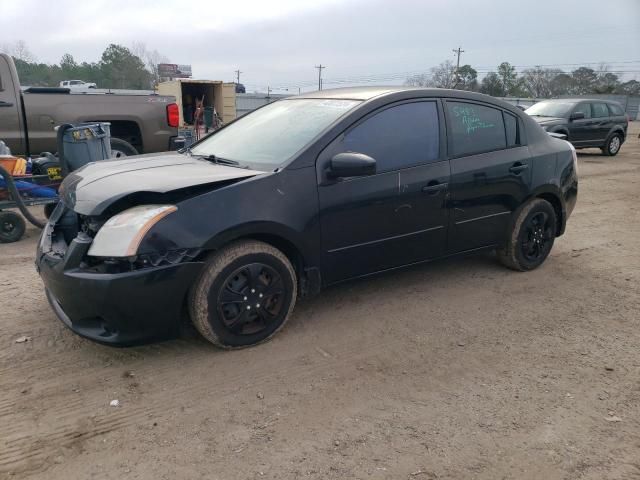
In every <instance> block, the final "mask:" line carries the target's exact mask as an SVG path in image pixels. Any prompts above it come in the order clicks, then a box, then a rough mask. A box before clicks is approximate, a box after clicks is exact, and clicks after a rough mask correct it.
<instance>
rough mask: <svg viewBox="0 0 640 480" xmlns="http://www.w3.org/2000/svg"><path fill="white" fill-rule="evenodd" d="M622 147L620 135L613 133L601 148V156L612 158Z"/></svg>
mask: <svg viewBox="0 0 640 480" xmlns="http://www.w3.org/2000/svg"><path fill="white" fill-rule="evenodd" d="M621 146H622V135H620V134H619V133H614V134H613V135H611V136H610V137H609V139H608V140H607V143H605V144H604V147H602V149H601V150H602V154H603V155H605V156H607V157H613V156H615V155H617V154H618V152H619V151H620V147H621Z"/></svg>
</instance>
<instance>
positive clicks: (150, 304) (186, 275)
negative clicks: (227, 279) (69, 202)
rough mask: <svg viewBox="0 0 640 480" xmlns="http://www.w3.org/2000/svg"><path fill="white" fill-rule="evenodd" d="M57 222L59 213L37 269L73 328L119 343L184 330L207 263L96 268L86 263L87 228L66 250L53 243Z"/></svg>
mask: <svg viewBox="0 0 640 480" xmlns="http://www.w3.org/2000/svg"><path fill="white" fill-rule="evenodd" d="M54 214H55V212H54ZM53 224H55V218H54V216H52V220H51V221H50V222H49V223H48V224H47V225H46V227H45V228H44V229H43V232H42V236H41V238H40V241H39V243H38V251H37V256H36V268H37V270H38V273H39V274H40V277H41V278H42V281H43V282H44V285H45V291H46V295H47V299H48V300H49V303H50V304H51V307H52V308H53V310H54V312H55V313H56V315H57V316H58V317H59V318H60V320H61V321H62V322H63V323H64V324H65V325H66V326H67V327H69V328H70V329H71V330H73V331H74V332H76V333H77V334H78V335H81V336H83V337H85V338H88V339H91V340H94V341H96V342H99V343H102V344H106V345H113V346H131V345H138V344H142V343H148V342H152V341H157V340H163V339H167V338H172V337H175V336H177V335H178V333H179V327H180V319H181V317H182V314H183V312H184V306H185V300H186V296H187V292H188V290H189V287H190V286H191V285H192V284H193V282H194V281H195V279H196V278H197V276H198V274H199V273H200V271H201V269H202V263H201V262H185V263H178V264H172V265H163V266H157V267H154V266H149V267H145V268H142V269H139V270H132V271H126V272H121V273H96V272H92V271H89V270H87V269H86V268H83V259H84V258H85V257H86V254H87V251H88V249H89V246H90V245H91V238H89V237H88V236H86V235H83V234H82V233H81V234H79V235H78V236H77V237H76V238H74V239H73V240H72V241H71V242H70V243H69V245H68V246H67V247H66V248H65V249H64V252H62V251H61V249H60V248H57V249H56V248H55V245H52V231H53Z"/></svg>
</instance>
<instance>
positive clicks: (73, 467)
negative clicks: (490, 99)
mask: <svg viewBox="0 0 640 480" xmlns="http://www.w3.org/2000/svg"><path fill="white" fill-rule="evenodd" d="M633 130H634V131H633V133H632V134H630V135H629V139H628V141H627V143H626V144H625V145H624V146H623V147H622V151H621V153H620V154H619V155H618V156H617V157H614V158H608V157H603V156H600V155H598V153H599V152H598V151H597V150H593V151H586V152H585V153H581V154H580V160H579V161H580V172H579V173H580V179H581V180H580V181H581V183H580V193H579V199H578V205H577V207H576V210H575V211H574V213H573V216H572V218H571V219H570V221H569V224H568V228H567V233H566V234H565V236H563V237H561V238H559V239H558V240H557V242H556V245H555V247H554V249H553V251H552V254H551V256H550V258H549V259H548V260H547V262H546V263H545V264H544V265H543V266H542V267H541V268H540V269H538V270H536V271H534V272H530V273H516V272H512V271H509V270H506V269H504V268H503V267H501V266H500V265H499V264H498V263H497V262H496V260H495V258H494V257H493V256H492V255H490V254H487V255H482V256H477V257H471V258H466V259H457V260H448V261H441V262H437V263H434V264H431V265H426V266H421V267H416V268H410V269H408V270H404V271H400V272H394V273H390V274H385V275H382V276H378V277H375V278H371V279H368V280H362V281H357V282H352V283H349V284H346V285H342V286H340V287H336V288H331V289H329V290H328V291H326V292H325V293H324V294H323V295H322V296H320V297H317V298H315V299H313V300H309V301H306V302H303V303H302V304H300V305H299V307H298V309H297V310H296V313H295V314H294V317H293V319H292V320H291V322H290V323H289V325H288V327H287V328H285V330H284V331H283V332H281V333H280V334H279V335H278V336H277V337H276V338H275V339H274V340H273V341H271V342H269V343H267V344H264V345H262V346H259V347H256V348H251V349H246V350H242V351H235V352H223V351H219V350H216V349H215V348H213V347H211V346H209V345H208V344H207V343H205V342H204V341H203V340H201V339H199V338H198V337H197V335H196V334H195V333H193V332H192V331H187V332H186V335H185V337H184V338H182V339H180V340H175V341H171V342H165V343H162V344H157V345H151V346H145V347H140V348H133V349H123V350H122V349H111V348H108V347H102V346H99V345H96V344H93V343H91V342H89V341H85V340H82V339H80V338H78V337H76V336H75V335H74V334H72V333H70V332H69V331H68V330H66V329H65V328H64V327H63V325H62V324H61V323H60V322H59V321H58V320H57V319H56V318H55V317H54V315H53V313H52V312H51V311H50V310H49V307H48V305H47V302H46V300H45V298H44V295H43V292H42V287H41V283H40V281H39V278H38V276H37V275H36V272H35V270H34V268H33V252H34V250H35V245H36V239H37V235H38V231H37V230H35V229H33V228H30V229H29V230H28V236H27V238H25V239H23V240H22V241H20V242H18V243H15V244H10V245H0V273H1V275H0V345H1V346H2V348H1V349H0V392H2V393H1V395H0V479H5V478H7V479H9V478H11V479H14V478H40V479H48V480H50V479H76V478H78V479H80V478H82V479H84V478H110V479H111V478H112V479H122V478H132V479H154V480H155V479H200V478H202V479H204V478H206V479H221V480H222V479H245V478H260V479H263V478H264V479H289V478H335V479H345V478H367V479H369V478H373V479H383V478H388V479H417V480H427V479H429V480H430V479H466V478H477V479H487V480H497V479H540V478H545V479H593V480H601V479H632V478H633V479H638V478H640V350H639V345H640V207H639V204H640V143H639V140H638V138H637V135H638V131H639V130H640V125H639V124H638V122H635V123H634V124H633ZM21 336H27V337H29V339H28V341H26V342H23V343H17V342H16V340H18V339H19V337H21ZM115 399H117V400H118V401H119V406H117V407H113V406H110V405H109V404H110V402H111V401H112V400H115Z"/></svg>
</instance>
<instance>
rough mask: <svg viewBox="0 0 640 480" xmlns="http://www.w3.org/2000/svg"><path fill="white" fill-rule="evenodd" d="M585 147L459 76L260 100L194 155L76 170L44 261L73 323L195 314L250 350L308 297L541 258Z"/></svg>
mask: <svg viewBox="0 0 640 480" xmlns="http://www.w3.org/2000/svg"><path fill="white" fill-rule="evenodd" d="M577 185H578V180H577V173H576V155H575V150H574V149H573V147H572V146H571V145H570V144H569V143H568V142H565V141H563V140H559V139H556V138H552V137H550V136H549V135H547V134H546V133H545V132H544V131H543V130H542V129H541V128H540V127H539V126H538V124H537V123H536V122H535V121H534V120H533V119H532V118H531V117H530V116H528V115H526V114H525V113H523V112H522V111H520V110H519V109H517V108H515V107H513V106H511V105H509V104H507V103H505V102H502V101H499V100H496V99H493V98H491V97H488V96H484V95H480V94H475V93H468V92H462V91H454V90H440V89H408V88H382V87H374V88H352V89H339V90H325V91H322V92H315V93H311V94H308V95H302V96H298V97H291V98H287V99H284V100H280V101H278V102H275V103H271V104H269V105H267V106H265V107H263V108H261V109H259V110H256V111H254V112H252V113H250V114H248V115H246V116H244V117H241V118H240V119H238V120H236V121H235V122H232V123H230V124H229V125H227V126H226V127H224V128H222V129H220V130H218V131H217V132H215V133H213V134H212V135H210V136H208V137H206V138H204V139H203V140H201V141H200V142H198V143H197V144H195V145H194V146H193V147H192V148H191V149H189V150H186V151H183V152H182V153H175V152H174V153H166V154H153V155H142V156H137V157H130V158H127V159H126V160H110V161H104V162H97V163H93V164H89V165H87V166H86V167H84V168H82V169H81V170H78V171H77V172H74V173H72V174H71V175H70V176H68V177H67V178H66V179H65V181H64V183H63V185H62V188H61V202H60V203H59V204H58V205H57V207H56V209H55V210H54V212H53V213H52V215H51V217H50V220H49V223H48V224H47V226H46V228H45V229H44V231H43V233H42V237H41V239H40V242H39V246H38V254H37V259H36V264H37V268H38V270H39V272H40V275H41V277H42V280H43V282H44V284H45V287H46V295H47V297H48V299H49V301H50V303H51V306H52V308H53V310H54V311H55V312H56V314H57V315H58V317H59V318H60V319H61V320H62V321H63V322H64V323H65V324H66V325H67V326H68V327H69V328H71V329H72V330H73V331H75V332H77V333H78V334H80V335H82V336H84V337H87V338H90V339H92V340H95V341H98V342H101V343H105V344H110V345H133V344H137V343H141V342H148V341H152V340H158V339H163V338H168V337H171V336H175V335H176V334H177V333H178V331H179V330H178V327H179V323H180V319H181V317H182V314H183V313H184V312H188V314H189V316H190V318H191V321H192V322H193V324H194V325H195V327H196V328H197V329H198V331H199V332H200V333H201V334H202V335H203V336H204V337H205V338H206V339H208V340H209V341H211V342H212V343H214V344H216V345H218V346H221V347H225V348H233V347H243V346H247V345H252V344H255V343H258V342H261V341H264V340H266V339H268V338H270V337H271V336H272V335H274V334H275V333H276V332H277V331H278V330H279V329H280V328H282V326H283V325H284V324H285V322H286V321H287V319H288V318H289V316H290V315H291V312H292V311H293V308H294V305H295V303H296V300H297V299H298V298H299V297H302V296H305V295H310V294H315V293H317V292H319V291H320V290H321V289H322V288H323V287H325V286H327V285H330V284H335V283H337V282H342V281H345V280H348V279H352V278H356V277H362V276H366V275H370V274H373V273H376V272H382V271H385V270H389V269H394V268H399V267H403V266H406V265H411V264H416V263H420V262H428V261H431V260H434V259H437V258H441V257H445V256H450V255H457V254H462V253H468V252H473V251H483V250H496V251H497V252H498V258H499V259H500V260H501V261H502V262H503V263H504V264H505V265H506V266H508V267H510V268H512V269H516V270H521V271H525V270H531V269H534V268H536V267H538V266H539V265H541V264H542V263H543V262H544V260H545V259H546V258H547V256H548V255H549V252H550V251H551V248H552V246H553V243H554V240H555V238H556V237H558V236H560V235H562V234H563V232H564V230H565V227H566V224H567V219H568V218H569V215H570V214H571V211H572V210H573V207H574V205H575V202H576V198H577Z"/></svg>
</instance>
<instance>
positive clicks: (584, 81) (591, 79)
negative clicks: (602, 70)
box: [568, 67, 598, 95]
mask: <svg viewBox="0 0 640 480" xmlns="http://www.w3.org/2000/svg"><path fill="white" fill-rule="evenodd" d="M571 77H572V79H573V86H572V87H573V88H572V89H571V91H570V92H568V93H571V94H575V95H585V94H588V93H592V92H593V91H594V89H595V86H596V82H597V81H598V74H597V73H596V72H595V70H594V69H593V68H589V67H580V68H577V69H575V70H574V71H573V72H571Z"/></svg>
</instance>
